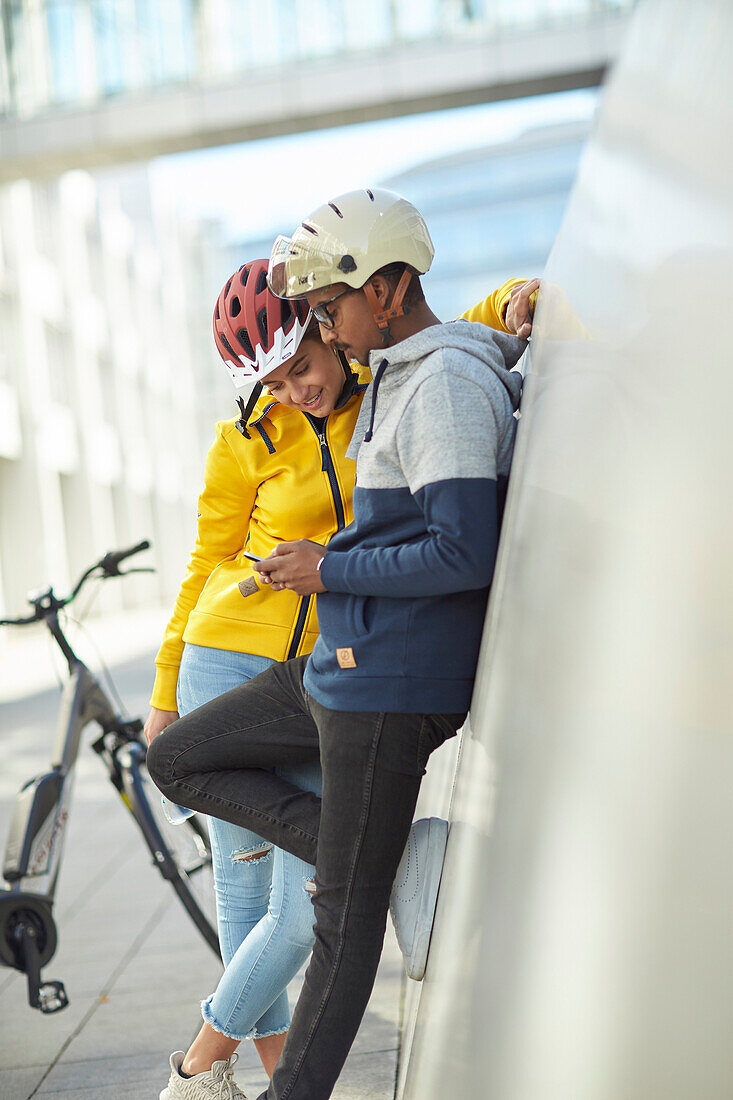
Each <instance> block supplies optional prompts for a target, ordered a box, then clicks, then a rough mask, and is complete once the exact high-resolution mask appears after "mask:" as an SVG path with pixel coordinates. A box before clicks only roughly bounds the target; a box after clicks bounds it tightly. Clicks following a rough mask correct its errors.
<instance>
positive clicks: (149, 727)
mask: <svg viewBox="0 0 733 1100" xmlns="http://www.w3.org/2000/svg"><path fill="white" fill-rule="evenodd" d="M177 721H178V711H177V710H158V708H157V707H151V708H150V714H149V715H148V720H147V722H146V723H145V727H144V729H143V733H144V734H145V740H146V741H147V743H148V744H149V745H152V743H153V741H154V740H155V738H156V737H157V736H158V734H159V733H162V732H163V730H164V729H165V727H166V726H170V725H171V723H172V722H177Z"/></svg>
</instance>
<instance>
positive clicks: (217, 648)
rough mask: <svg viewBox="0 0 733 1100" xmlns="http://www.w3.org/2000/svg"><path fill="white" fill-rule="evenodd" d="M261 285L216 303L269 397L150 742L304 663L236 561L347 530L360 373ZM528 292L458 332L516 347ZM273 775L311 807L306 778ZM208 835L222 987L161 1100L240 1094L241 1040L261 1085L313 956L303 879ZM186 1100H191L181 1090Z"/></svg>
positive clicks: (312, 782)
mask: <svg viewBox="0 0 733 1100" xmlns="http://www.w3.org/2000/svg"><path fill="white" fill-rule="evenodd" d="M266 273H267V261H266V260H257V261H254V262H252V263H249V264H246V265H245V266H244V267H242V268H241V269H240V270H239V271H238V272H237V273H236V274H235V275H233V276H232V278H231V279H230V280H228V282H227V284H226V286H225V287H224V289H223V291H222V293H221V295H220V296H219V299H218V302H217V306H216V311H215V315H214V336H215V341H216V344H217V348H218V350H219V351H220V353H221V355H222V358H223V359H224V360H225V362H226V364H227V367H228V369H229V372H230V374H231V377H232V380H233V381H234V384H235V386H236V387H237V389H238V390H239V391H240V392H241V391H242V390H243V389H245V387H247V386H251V384H252V381H253V380H254V381H255V382H256V383H259V382H264V385H265V388H266V390H267V393H266V394H265V395H263V396H260V395H259V385H257V386H256V388H255V391H254V392H253V393H252V394H251V395H250V397H249V400H248V401H247V404H246V407H245V403H244V401H243V400H242V399H241V398H240V408H241V410H242V415H241V417H240V418H239V419H238V420H230V421H224V422H222V423H219V424H218V425H217V429H216V441H215V442H214V445H213V446H212V448H211V451H210V452H209V455H208V458H207V462H206V473H205V487H204V490H203V493H202V494H201V497H200V498H199V521H198V534H197V540H196V546H195V548H194V552H193V555H192V557H191V561H190V564H189V568H188V572H187V575H186V577H185V579H184V581H183V584H182V586H181V589H180V592H179V595H178V599H177V601H176V605H175V609H174V613H173V616H172V618H171V621H170V623H169V625H168V628H167V630H166V633H165V636H164V638H163V643H162V645H161V648H160V651H159V653H158V656H157V658H156V666H157V676H156V681H155V687H154V690H153V696H152V700H151V703H152V710H151V712H150V716H149V718H148V721H147V723H146V727H145V729H146V735H147V738H148V741H151V740H152V739H153V738H154V737H155V736H157V734H158V733H160V732H161V730H163V729H164V728H165V727H166V726H167V725H168V724H170V723H171V722H173V721H175V720H176V718H177V717H178V714H179V713H187V712H188V711H190V710H193V709H194V708H196V707H198V706H200V705H202V704H203V703H205V702H208V701H209V700H210V699H212V698H214V697H215V696H217V695H219V694H221V693H222V692H224V691H227V690H228V689H229V688H231V687H234V686H236V685H237V684H239V683H241V682H242V681H243V680H245V679H249V678H251V677H252V676H254V675H256V674H257V673H259V672H261V671H262V670H263V669H264V668H266V667H267V666H268V665H269V664H270V663H272V662H273V661H275V660H286V659H288V658H290V657H294V656H296V655H299V654H303V653H308V652H310V650H311V649H312V648H313V645H314V643H315V639H316V636H317V632H318V626H317V620H316V609H315V600H314V599H313V598H312V597H308V596H306V597H298V596H297V595H295V594H294V593H292V592H290V591H287V590H285V591H278V592H274V591H270V590H268V588H267V587H265V586H262V584H261V581H259V580H258V575H257V574H255V573H254V571H253V569H252V562H251V559H250V558H249V557H248V556H247V555H248V554H253V555H255V556H257V557H266V556H267V555H268V554H269V553H270V552H271V551H272V550H273V549H274V548H275V546H276V545H277V544H278V543H279V542H283V541H290V540H294V539H300V538H307V539H312V540H313V541H315V542H319V543H326V542H328V540H329V539H330V537H331V536H332V535H333V534H334V533H335V532H336V531H337V530H338V529H340V528H341V527H343V526H345V525H346V524H347V523H349V522H350V521H351V519H352V510H351V498H352V493H353V487H354V474H355V463H354V462H353V461H352V460H350V459H348V458H346V448H347V446H348V444H349V441H350V439H351V435H352V433H353V429H354V425H355V422H356V417H357V414H358V411H359V406H360V404H361V399H362V395H363V393H364V390H365V389H366V387H367V384H368V382H369V378H370V375H369V372H368V369H367V368H364V367H359V366H358V365H356V364H355V365H354V368H353V369H352V367H351V366H350V365H349V363H348V362H347V360H346V359H345V357H344V356H343V353H340V352H335V351H333V350H330V349H329V348H328V347H326V346H325V345H324V343H323V342H322V341H321V339H320V336H319V329H318V325H319V323H321V324H323V325H324V326H325V327H328V323H329V317H328V313H327V312H325V314H324V315H323V316H319V317H318V318H314V317H313V316H312V315H311V313H310V311H309V310H308V307H307V305H306V304H305V303H303V302H288V301H283V300H281V299H278V298H275V297H274V296H273V295H272V294H271V293H270V291H269V290H268V288H267V283H266ZM530 285H532V284H522V281H521V280H512V281H510V282H509V283H507V284H505V285H504V287H502V288H500V289H499V290H498V291H495V292H494V294H493V295H491V296H490V297H489V298H487V299H486V300H485V301H484V302H482V303H480V304H479V305H478V306H475V307H474V308H473V309H472V310H470V311H469V312H468V313H467V314H464V316H465V317H466V318H467V319H469V320H478V321H483V322H484V323H489V324H491V325H493V327H496V328H501V329H502V330H504V331H516V328H519V327H520V321H521V320H522V318H523V311H524V312H526V313H527V314H528V310H529V304H528V303H529V294H530V293H531V291H529V290H528V291H527V292H526V294H525V295H524V299H522V297H521V294H522V293H523V292H524V286H527V287H529V286H530ZM532 289H534V285H532ZM507 305H509V306H510V307H511V313H510V314H509V315H508V316H507V318H506V320H505V319H504V316H503V313H504V310H505V309H507ZM509 326H512V327H511V328H510V327H509ZM279 770H280V773H281V774H283V775H284V776H285V777H286V778H288V779H289V780H290V781H291V782H294V783H296V784H297V785H298V786H300V787H303V788H304V789H307V790H311V791H314V792H315V793H316V794H319V793H320V770H319V768H318V767H317V766H302V765H301V766H299V767H291V768H288V769H287V770H286V769H279ZM209 827H210V832H211V841H212V851H213V855H214V872H215V881H216V890H217V906H218V923H219V935H220V940H221V948H222V958H223V961H224V966H225V971H224V975H223V976H222V978H221V980H220V982H219V985H218V987H217V989H216V990H215V992H214V993H213V994H212V995H211V996H210V997H209V998H207V1000H205V1001H204V1002H203V1005H202V1011H203V1017H204V1023H203V1026H202V1028H201V1030H200V1032H199V1034H198V1036H197V1037H196V1039H195V1040H194V1042H193V1044H192V1045H191V1047H190V1048H189V1050H188V1051H187V1052H186V1053H185V1054H183V1053H182V1052H177V1053H176V1054H174V1055H173V1056H172V1057H171V1070H172V1074H171V1085H169V1088H168V1090H165V1091H164V1093H163V1094H162V1095H163V1096H165V1097H166V1098H169V1097H170V1098H171V1100H172V1098H173V1097H174V1096H176V1095H177V1094H178V1093H177V1087H176V1079H179V1080H180V1079H181V1078H185V1077H194V1078H196V1082H195V1083H196V1084H198V1083H200V1085H201V1090H202V1091H201V1095H202V1096H205V1095H209V1093H208V1092H207V1091H206V1089H207V1086H208V1085H210V1084H211V1083H212V1082H217V1081H220V1080H221V1079H222V1078H224V1077H226V1078H228V1080H229V1082H230V1084H231V1085H232V1087H233V1088H234V1089H235V1090H236V1086H234V1084H233V1081H232V1080H231V1064H232V1061H231V1060H232V1055H233V1054H234V1051H235V1049H236V1047H237V1046H238V1044H239V1042H240V1041H241V1040H242V1039H243V1038H248V1037H251V1038H253V1039H254V1042H255V1045H256V1047H257V1051H258V1054H259V1056H260V1059H261V1060H262V1063H263V1066H264V1068H265V1070H266V1071H267V1073H268V1075H271V1074H272V1070H273V1068H274V1065H275V1063H276V1061H277V1059H278V1057H279V1054H280V1051H281V1050H282V1047H283V1045H284V1042H285V1034H286V1032H287V1028H288V1024H289V1020H290V1012H289V1007H288V1001H287V993H286V987H287V984H288V982H289V981H290V980H291V978H292V977H294V975H295V974H296V973H297V971H298V970H299V969H300V967H301V965H302V964H303V963H304V962H305V960H306V959H307V957H308V954H309V953H310V949H311V946H312V940H313V936H312V923H313V916H312V907H311V901H310V887H311V880H312V876H313V873H314V869H313V867H311V866H309V865H307V864H305V863H303V862H302V861H301V860H298V859H297V858H296V857H294V856H292V855H289V854H286V853H283V852H281V851H280V850H278V849H273V848H272V847H271V846H270V845H269V844H267V843H264V842H263V841H262V840H261V839H260V838H259V837H257V836H255V835H254V834H252V833H249V832H247V831H246V830H244V829H241V828H239V827H237V826H234V825H231V824H229V823H227V822H223V821H219V820H217V819H210V821H209ZM193 1085H194V1082H191V1086H193ZM185 1095H186V1096H187V1097H190V1096H194V1095H197V1094H196V1093H194V1092H192V1091H191V1088H190V1087H188V1088H187V1091H186V1094H185ZM233 1095H234V1096H238V1095H240V1093H239V1092H238V1090H236V1091H235V1092H234V1093H233Z"/></svg>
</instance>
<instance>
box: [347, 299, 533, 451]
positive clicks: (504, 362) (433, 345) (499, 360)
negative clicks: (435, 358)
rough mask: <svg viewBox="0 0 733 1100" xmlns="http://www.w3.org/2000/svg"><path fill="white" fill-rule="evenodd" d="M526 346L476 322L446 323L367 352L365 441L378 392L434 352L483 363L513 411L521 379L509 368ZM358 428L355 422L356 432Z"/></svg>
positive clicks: (387, 389)
mask: <svg viewBox="0 0 733 1100" xmlns="http://www.w3.org/2000/svg"><path fill="white" fill-rule="evenodd" d="M526 347H527V341H526V340H520V339H519V337H518V336H510V335H509V334H508V333H506V332H498V331H497V330H496V329H493V328H488V327H487V326H486V325H482V324H479V323H478V322H473V321H449V322H447V323H446V324H442V325H431V326H430V327H429V328H425V329H422V331H421V332H416V333H415V335H414V336H409V337H408V338H407V339H406V340H401V341H400V343H399V344H395V346H394V347H393V348H385V350H384V351H379V350H377V351H372V352H370V355H369V366H370V368H371V371H372V376H373V382H372V384H371V387H370V389H369V391H368V392H367V396H366V400H365V402H364V405H362V408H361V414H360V417H359V420H360V421H363V420H366V416H367V415H368V417H369V421H368V424H369V426H368V428H367V430H366V433H365V435H364V442H365V443H368V442H369V441H370V440H371V438H372V432H373V430H374V414H375V411H376V407H377V393H378V392H379V390H380V389H381V390H382V392H383V394H384V393H388V392H390V391H391V390H393V389H396V388H397V387H399V386H401V385H403V384H404V382H406V381H407V379H408V378H409V377H410V376H411V375H412V374H414V373H415V371H417V370H418V369H419V368H420V366H421V364H422V362H423V360H424V359H426V358H427V357H428V356H429V355H432V353H433V352H436V351H441V350H443V349H446V348H448V349H451V350H455V351H458V352H460V353H462V354H463V355H470V356H472V357H473V358H474V359H478V360H479V361H480V362H482V363H484V364H485V366H486V368H487V370H491V371H493V373H494V374H495V375H496V376H497V378H498V379H499V380H500V381H501V383H502V385H503V386H504V388H505V389H506V391H507V393H508V394H509V398H510V400H511V403H512V408H513V409H514V410H515V411H516V410H517V409H518V408H519V400H520V398H521V396H522V376H521V374H520V373H519V371H517V370H513V369H512V368H513V367H515V366H516V364H517V363H518V362H519V360H520V359H521V357H522V355H523V354H524V351H525V349H526ZM367 404H368V406H369V411H368V414H367V411H366V406H367ZM359 427H360V424H359V421H357V431H358V429H359ZM355 438H356V435H355ZM351 457H353V455H352V456H351Z"/></svg>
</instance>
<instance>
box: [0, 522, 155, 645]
mask: <svg viewBox="0 0 733 1100" xmlns="http://www.w3.org/2000/svg"><path fill="white" fill-rule="evenodd" d="M149 546H150V543H149V541H148V540H147V539H143V540H142V542H138V543H137V545H136V546H131V547H130V548H129V549H128V550H110V551H109V553H107V554H105V555H104V557H103V558H100V559H99V561H96V562H95V563H94V565H90V566H89V568H88V569H87V570H86V572H85V573H82V575H81V577H80V578H79V580H78V581H77V583H76V585H75V586H74V588H73V589H72V591H71V594H70V595H69V596H66V598H65V599H59V598H58V597H57V596H55V595H54V591H53V588H48V589H46V590H45V591H43V592H41V593H40V594H39V595H37V596H35V597H33V596H29V597H28V599H29V601H30V602H31V603H32V604H33V607H34V611H33V614H32V615H27V616H25V617H21V618H17V619H0V626H27V625H28V624H29V623H38V622H42V621H43V620H44V619H46V618H47V617H48V616H49V615H50V614H53V613H54V612H56V611H60V610H61V608H63V607H66V606H67V604H70V603H71V601H72V600H74V599H76V597H77V596H78V595H79V593H80V592H81V590H82V587H83V586H84V584H85V583H86V581H88V580H89V578H90V577H91V575H92V573H94V572H95V570H97V569H101V570H102V574H101V576H102V579H103V580H107V579H108V578H110V577H124V576H125V573H123V572H122V571H121V570H120V562H122V561H124V560H125V558H131V557H132V556H133V554H139V553H140V552H141V551H142V550H147V549H148V548H149ZM129 572H148V570H129ZM150 572H152V570H150Z"/></svg>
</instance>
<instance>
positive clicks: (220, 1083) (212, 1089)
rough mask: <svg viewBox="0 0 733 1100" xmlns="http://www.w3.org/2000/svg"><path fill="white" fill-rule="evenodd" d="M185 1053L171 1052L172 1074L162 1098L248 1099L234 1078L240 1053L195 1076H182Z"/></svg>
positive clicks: (166, 1099) (171, 1099)
mask: <svg viewBox="0 0 733 1100" xmlns="http://www.w3.org/2000/svg"><path fill="white" fill-rule="evenodd" d="M184 1057H185V1055H184V1052H183V1051H182V1050H177V1051H176V1052H175V1054H171V1076H170V1081H169V1082H168V1086H167V1088H164V1089H163V1091H162V1092H161V1094H160V1100H212V1098H214V1100H247V1097H246V1096H245V1095H244V1093H243V1092H242V1090H241V1089H240V1087H239V1085H237V1083H236V1082H235V1080H234V1063H235V1062H236V1060H237V1058H238V1057H239V1055H237V1054H233V1055H232V1056H231V1058H229V1059H228V1060H227V1061H221V1062H214V1064H213V1066H212V1067H211V1069H207V1070H206V1071H205V1072H204V1073H197V1074H196V1075H195V1076H194V1077H181V1075H180V1073H179V1072H178V1071H179V1069H180V1068H181V1064H182V1062H183V1059H184Z"/></svg>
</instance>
